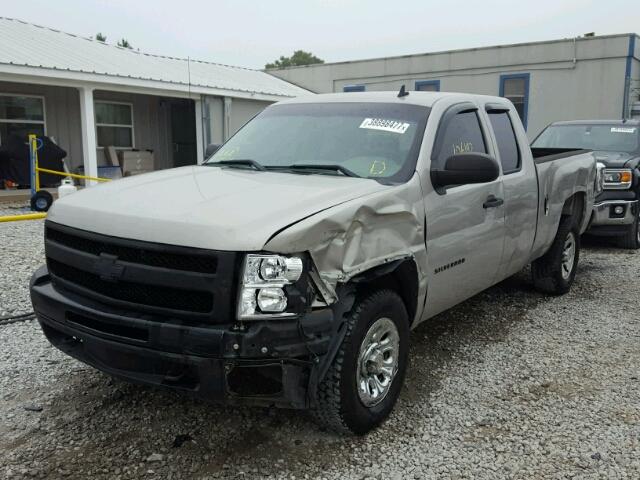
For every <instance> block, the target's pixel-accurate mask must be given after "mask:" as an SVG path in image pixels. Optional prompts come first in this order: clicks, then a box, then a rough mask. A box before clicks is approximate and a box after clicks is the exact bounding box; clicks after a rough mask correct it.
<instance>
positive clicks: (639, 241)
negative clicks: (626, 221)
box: [620, 207, 640, 250]
mask: <svg viewBox="0 0 640 480" xmlns="http://www.w3.org/2000/svg"><path fill="white" fill-rule="evenodd" d="M620 246H621V247H622V248H626V249H629V250H635V249H637V248H640V207H639V208H638V214H637V215H636V219H635V221H634V222H633V224H632V225H630V226H629V230H628V231H627V233H625V234H624V236H623V237H621V238H620Z"/></svg>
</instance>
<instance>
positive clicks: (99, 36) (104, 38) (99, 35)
mask: <svg viewBox="0 0 640 480" xmlns="http://www.w3.org/2000/svg"><path fill="white" fill-rule="evenodd" d="M96 40H98V41H99V42H106V41H107V36H106V35H103V34H102V33H100V32H98V33H96Z"/></svg>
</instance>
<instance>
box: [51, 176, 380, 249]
mask: <svg viewBox="0 0 640 480" xmlns="http://www.w3.org/2000/svg"><path fill="white" fill-rule="evenodd" d="M388 188H391V187H388V186H384V185H381V184H379V183H378V182H376V181H374V180H368V179H359V178H348V177H340V176H333V175H302V174H290V173H281V172H258V171H251V170H241V169H232V168H219V167H210V166H191V167H182V168H176V169H171V170H163V171H159V172H154V173H150V174H146V175H140V176H135V177H130V178H125V179H122V180H117V181H113V182H109V183H105V184H102V185H98V186H95V187H91V188H86V189H83V190H82V191H80V192H78V193H74V194H73V195H69V196H67V197H65V198H62V199H60V200H57V201H56V202H54V204H53V207H52V208H51V210H50V211H49V215H48V219H49V220H51V221H53V222H56V223H60V224H63V225H68V226H71V227H75V228H79V229H83V230H87V231H91V232H96V233H102V234H106V235H112V236H115V237H122V238H130V239H136V240H143V241H151V242H157V243H165V244H171V245H183V246H191V247H199V248H209V249H217V250H235V251H252V250H261V249H262V248H263V246H264V245H265V243H266V242H267V241H268V240H269V239H270V238H271V237H272V236H273V234H275V233H276V232H278V231H280V230H282V229H283V228H285V227H287V226H289V225H291V224H292V223H295V222H297V221H299V220H301V219H303V218H306V217H308V216H310V215H313V214H314V213H317V212H319V211H322V210H325V209H327V208H330V207H332V206H334V205H339V204H340V203H343V202H346V201H349V200H353V199H355V198H358V197H362V196H364V195H368V194H371V193H374V192H379V191H381V190H383V189H388Z"/></svg>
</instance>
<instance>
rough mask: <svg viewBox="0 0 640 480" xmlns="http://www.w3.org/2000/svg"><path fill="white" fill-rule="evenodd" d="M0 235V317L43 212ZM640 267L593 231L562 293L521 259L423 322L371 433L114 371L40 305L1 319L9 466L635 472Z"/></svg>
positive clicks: (1, 431) (48, 469)
mask: <svg viewBox="0 0 640 480" xmlns="http://www.w3.org/2000/svg"><path fill="white" fill-rule="evenodd" d="M5 210H6V209H5ZM0 214H2V207H1V206H0ZM0 245H2V254H1V255H0V282H1V284H0V286H1V288H0V315H6V314H7V313H18V312H23V311H27V310H30V305H29V299H28V292H27V284H28V278H29V276H30V274H31V272H32V271H33V270H34V269H35V268H36V266H37V265H39V264H40V263H41V262H42V261H43V250H42V222H41V221H37V222H36V221H33V222H22V223H14V224H2V225H0ZM639 271H640V254H637V253H635V252H633V253H632V252H627V251H623V250H617V249H614V248H612V247H610V246H608V245H607V244H605V243H593V242H590V243H588V244H587V245H586V248H585V250H583V256H582V260H581V262H580V270H579V272H578V277H577V282H576V284H575V286H574V288H573V290H572V291H571V293H569V294H568V295H566V296H563V297H557V298H548V297H544V296H542V295H540V294H538V293H536V292H534V291H533V290H532V286H531V283H530V281H529V277H528V274H527V272H523V273H522V274H519V275H517V276H515V277H513V278H511V279H509V280H507V281H505V282H503V283H501V284H500V285H498V286H496V287H493V288H492V289H490V290H488V291H487V292H485V293H483V294H481V295H478V296H476V297H474V298H473V299H471V300H469V301H467V302H465V303H464V304H462V305H460V306H458V307H456V308H454V309H452V310H450V311H449V312H446V313H445V314H442V315H439V316H438V317H437V318H434V319H433V320H431V321H429V322H427V323H426V324H423V325H421V326H420V327H418V328H417V329H416V330H415V331H414V332H413V334H412V348H411V367H410V371H409V374H408V377H407V382H406V386H405V388H404V391H403V393H402V395H401V398H400V401H399V403H398V405H397V407H396V409H395V412H394V413H393V415H392V417H391V418H390V419H389V421H388V422H386V424H385V425H383V426H382V428H380V429H378V430H377V431H375V432H373V433H372V434H370V435H368V436H366V437H361V438H354V437H352V438H348V437H339V436H336V435H333V434H331V433H328V432H323V431H321V430H320V429H319V428H318V427H316V426H315V425H314V424H313V423H312V422H311V421H310V420H309V419H308V417H307V416H306V415H304V414H303V413H300V412H291V411H284V410H273V409H250V408H242V409H241V408H222V407H218V406H212V405H210V404H207V403H204V402H200V401H195V400H192V399H188V398H184V397H181V396H180V395H177V394H174V393H171V392H159V391H155V390H152V389H149V388H144V387H139V386H133V385H129V384H126V383H123V382H120V381H116V380H113V379H111V378H109V377H108V376H106V375H103V374H101V373H100V372H98V371H96V370H94V369H92V368H89V367H86V366H84V365H83V364H81V363H79V362H76V361H75V360H72V359H70V358H67V357H65V356H64V355H62V354H61V353H59V352H58V351H57V350H55V349H53V348H52V347H50V346H49V345H48V343H47V342H46V341H45V339H44V337H43V335H42V334H41V332H40V331H39V329H38V327H37V324H36V323H35V322H33V321H31V322H24V323H17V324H11V325H4V326H0V345H1V348H0V478H28V477H35V478H48V479H49V478H105V479H106V478H123V479H125V478H141V477H144V478H199V479H204V478H299V479H300V478H327V479H334V478H335V479H344V478H354V479H360V478H416V479H418V478H460V479H461V478H474V479H485V478H486V479H497V478H515V479H525V478H558V479H559V478H606V479H612V478H629V479H637V478H640V368H639V366H640V349H639V346H640V319H639V317H640V315H639V314H638V311H639V309H640V299H639V298H640V297H638V294H637V292H638V280H639V277H638V272H639ZM614 286H615V288H612V287H614Z"/></svg>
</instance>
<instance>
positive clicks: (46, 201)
mask: <svg viewBox="0 0 640 480" xmlns="http://www.w3.org/2000/svg"><path fill="white" fill-rule="evenodd" d="M52 203H53V195H51V194H50V193H49V192H47V191H46V190H38V191H37V192H36V193H35V194H34V195H33V196H32V197H31V210H33V211H35V212H47V211H48V210H49V208H51V204H52Z"/></svg>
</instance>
